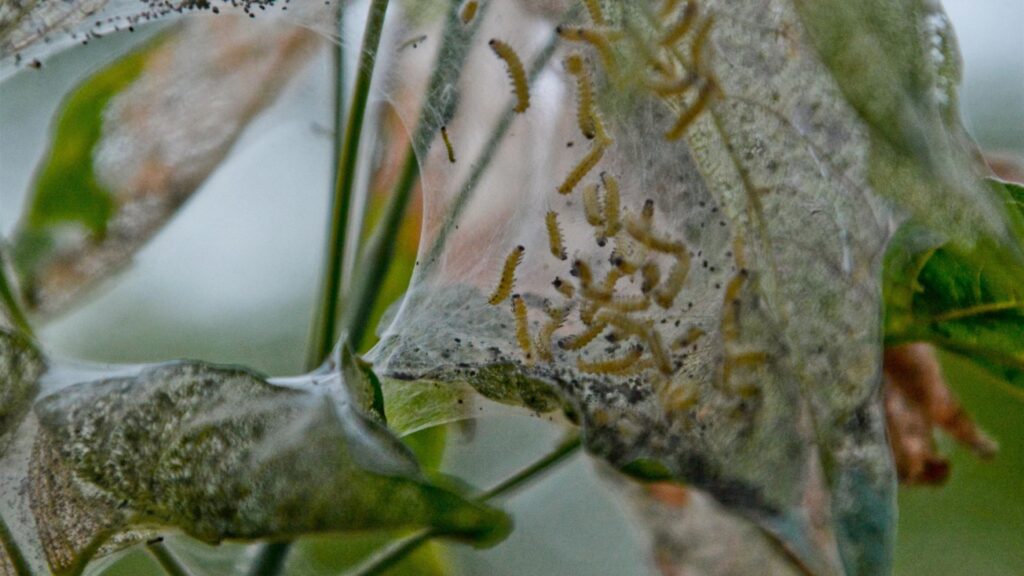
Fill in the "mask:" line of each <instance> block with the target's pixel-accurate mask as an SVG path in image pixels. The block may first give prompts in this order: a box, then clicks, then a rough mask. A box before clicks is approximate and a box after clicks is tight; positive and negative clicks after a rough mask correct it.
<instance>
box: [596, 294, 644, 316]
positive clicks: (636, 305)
mask: <svg viewBox="0 0 1024 576" xmlns="http://www.w3.org/2000/svg"><path fill="white" fill-rule="evenodd" d="M605 307H607V308H609V309H611V310H615V311H616V312H643V311H644V310H647V309H648V308H650V307H651V301H650V300H648V299H647V298H646V297H644V296H621V297H618V298H612V300H611V301H610V302H608V303H607V304H605Z"/></svg>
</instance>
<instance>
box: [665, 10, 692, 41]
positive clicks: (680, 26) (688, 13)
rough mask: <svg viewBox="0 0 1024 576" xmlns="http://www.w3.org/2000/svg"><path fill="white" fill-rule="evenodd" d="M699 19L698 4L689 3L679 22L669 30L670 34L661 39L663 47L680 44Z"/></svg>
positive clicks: (667, 33)
mask: <svg viewBox="0 0 1024 576" xmlns="http://www.w3.org/2000/svg"><path fill="white" fill-rule="evenodd" d="M696 19H697V3H696V2H687V3H686V7H685V8H683V15H682V17H681V18H679V20H678V21H677V22H676V23H675V24H674V25H673V26H672V27H671V28H669V30H668V32H666V33H665V36H663V37H662V39H661V45H662V46H673V45H675V44H676V43H678V42H679V40H680V39H681V38H682V37H683V36H685V35H686V33H687V32H689V31H690V28H691V27H692V26H693V23H694V21H695V20H696Z"/></svg>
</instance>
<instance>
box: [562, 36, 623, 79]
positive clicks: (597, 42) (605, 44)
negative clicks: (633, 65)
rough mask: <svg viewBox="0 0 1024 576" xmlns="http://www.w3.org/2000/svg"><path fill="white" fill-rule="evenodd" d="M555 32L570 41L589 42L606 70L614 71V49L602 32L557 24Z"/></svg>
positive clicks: (615, 67) (615, 68)
mask: <svg viewBox="0 0 1024 576" xmlns="http://www.w3.org/2000/svg"><path fill="white" fill-rule="evenodd" d="M555 32H556V33H557V34H558V35H559V36H561V37H562V38H564V39H565V40H568V41H570V42H584V43H587V44H590V45H591V46H593V47H594V48H595V49H596V50H597V54H598V55H599V56H600V57H601V63H602V64H604V68H605V70H606V71H608V72H616V71H617V70H618V64H617V63H616V62H615V51H614V50H613V49H612V44H611V42H610V41H609V40H608V37H607V36H606V35H605V34H604V33H603V32H598V31H597V30H591V29H588V28H582V27H578V26H559V27H557V28H555Z"/></svg>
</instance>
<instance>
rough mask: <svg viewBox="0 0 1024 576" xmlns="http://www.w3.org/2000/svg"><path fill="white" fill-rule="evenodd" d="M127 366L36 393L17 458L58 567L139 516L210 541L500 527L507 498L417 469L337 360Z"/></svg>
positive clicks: (74, 562) (41, 537)
mask: <svg viewBox="0 0 1024 576" xmlns="http://www.w3.org/2000/svg"><path fill="white" fill-rule="evenodd" d="M135 370H136V372H137V373H136V374H133V375H127V376H114V377H107V378H103V379H99V380H92V381H84V382H81V383H74V384H71V385H67V386H62V387H61V389H60V390H58V391H54V392H52V393H48V394H47V395H46V396H44V397H43V398H42V399H40V400H38V401H37V402H36V404H35V408H34V413H35V415H36V417H37V418H38V422H39V434H38V436H37V437H36V438H35V440H34V442H33V447H32V454H31V459H30V462H29V463H28V464H27V465H22V466H27V468H26V469H27V471H28V476H29V479H30V480H29V481H30V482H31V485H32V486H33V489H32V490H31V492H30V494H29V502H28V503H27V506H28V509H29V510H31V515H32V516H33V517H34V518H35V526H37V527H38V529H39V532H38V536H37V539H36V540H34V541H35V542H37V544H38V545H39V546H40V547H41V550H42V551H43V552H44V553H45V557H46V561H47V564H48V566H49V568H50V569H52V570H54V571H56V572H62V573H63V572H75V571H77V570H79V569H81V567H82V562H84V561H85V560H86V559H87V558H88V557H89V555H90V554H91V553H93V552H95V551H96V550H99V551H100V552H101V553H104V552H107V551H110V550H113V549H116V548H117V547H118V546H123V545H124V544H125V543H130V542H131V541H133V540H134V539H137V538H138V536H134V537H133V536H132V533H131V532H130V530H131V528H132V527H134V526H139V525H142V526H146V527H161V526H165V527H173V528H177V529H180V530H182V531H183V532H185V533H186V534H188V535H190V536H193V537H195V538H197V539H199V540H201V541H204V542H208V543H217V542H220V541H222V540H226V539H228V540H254V539H281V538H291V537H296V536H300V535H304V534H316V533H330V532H340V531H361V530H368V529H416V528H423V527H429V528H432V529H434V530H436V531H438V532H439V533H440V534H442V535H445V536H448V537H451V538H456V539H461V540H465V541H469V542H472V543H474V544H477V545H489V544H492V543H494V542H496V541H498V540H500V539H501V538H503V537H504V535H505V534H507V532H508V529H509V521H508V518H507V517H506V516H505V515H504V514H503V513H501V512H499V511H497V510H494V509H492V508H488V507H486V506H483V505H480V504H477V503H474V502H471V501H469V500H466V499H465V498H463V497H462V496H460V495H459V494H457V493H456V492H453V491H452V490H451V489H449V488H447V487H440V486H438V485H437V484H434V483H432V482H431V481H429V480H428V479H427V477H426V476H425V475H424V474H423V473H422V472H421V471H420V469H419V466H418V464H417V462H416V460H415V458H414V457H413V456H412V454H411V453H410V452H409V451H408V449H406V448H405V446H404V445H402V443H401V442H400V441H399V440H398V439H397V438H395V437H394V436H392V435H391V434H390V433H389V432H388V431H387V430H386V429H385V428H383V427H382V426H381V425H380V424H379V423H377V422H376V421H375V420H374V419H373V418H369V417H366V416H364V415H363V414H362V413H361V412H360V410H359V409H358V407H357V406H356V405H355V404H353V403H352V401H351V400H350V394H351V393H350V392H349V391H348V389H347V388H346V386H347V385H346V383H345V382H344V381H342V380H340V377H339V376H338V375H333V376H326V377H325V376H324V375H322V374H321V375H313V376H310V377H309V378H304V379H303V378H298V379H288V380H282V381H279V382H273V381H267V380H265V379H263V378H262V377H260V376H258V375H256V374H253V373H252V372H249V371H246V370H243V369H240V368H229V367H218V366H211V365H205V364H198V363H177V364H165V365H158V366H154V367H149V368H143V369H141V371H140V370H138V369H135ZM4 465H5V466H8V465H9V463H5V464H4ZM13 466H18V465H13ZM126 531H127V532H126ZM111 537H113V539H112V540H111Z"/></svg>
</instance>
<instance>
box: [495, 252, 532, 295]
mask: <svg viewBox="0 0 1024 576" xmlns="http://www.w3.org/2000/svg"><path fill="white" fill-rule="evenodd" d="M525 251H526V248H523V246H522V245H519V246H516V247H515V248H513V249H512V252H509V255H508V256H507V257H505V265H504V266H503V267H502V269H501V279H500V280H498V285H497V286H495V287H494V293H492V294H491V297H490V299H488V300H487V302H488V303H489V304H492V305H497V304H501V302H502V301H503V300H505V298H508V296H509V294H511V293H512V285H513V284H514V283H515V281H516V267H517V266H519V262H520V261H521V260H522V259H523V252H525Z"/></svg>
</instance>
